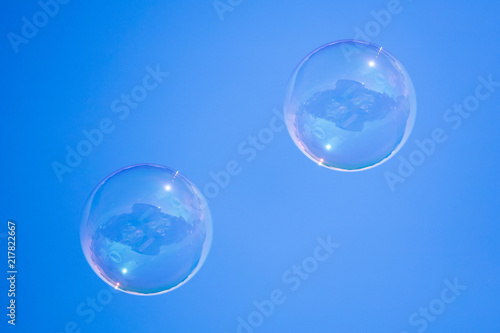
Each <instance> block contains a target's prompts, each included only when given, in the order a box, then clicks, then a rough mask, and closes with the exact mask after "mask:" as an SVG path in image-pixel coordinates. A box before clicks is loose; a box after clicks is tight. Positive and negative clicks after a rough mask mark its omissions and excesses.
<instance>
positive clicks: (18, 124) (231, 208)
mask: <svg viewBox="0 0 500 333" xmlns="http://www.w3.org/2000/svg"><path fill="white" fill-rule="evenodd" d="M43 1H44V0H42V2H43ZM224 3H225V4H226V5H227V6H230V7H231V9H232V11H226V12H224V13H223V14H221V15H222V16H219V15H218V13H217V11H216V9H215V8H214V3H213V2H212V1H210V0H208V1H205V0H203V1H190V2H189V1H128V2H125V3H124V2H106V3H103V2H99V1H92V0H91V1H83V2H82V1H80V2H78V1H69V2H68V3H67V4H60V5H59V9H58V12H57V13H56V14H55V15H54V17H50V18H49V20H48V22H47V24H45V25H42V26H41V27H40V28H38V30H39V31H38V33H37V34H36V36H34V37H32V38H28V39H27V40H26V41H27V42H26V43H22V44H20V45H18V50H17V51H18V52H17V53H16V52H15V47H13V45H12V43H11V42H10V41H9V37H8V36H9V35H8V34H9V33H11V32H12V33H14V34H17V35H22V32H21V29H22V27H23V24H24V23H23V20H22V19H23V17H26V18H27V19H28V20H29V21H32V20H33V15H34V14H36V13H37V12H38V11H40V10H41V7H40V5H39V4H38V3H37V2H36V1H33V0H30V1H28V2H24V3H22V4H21V3H18V2H14V1H8V2H5V3H4V4H3V5H2V6H3V10H2V11H0V12H1V13H0V27H1V33H2V35H3V36H4V37H3V39H2V46H1V56H2V59H3V61H2V67H3V68H2V73H3V84H2V95H3V103H4V107H3V108H2V113H1V114H2V118H1V125H0V126H1V131H0V151H1V152H2V156H3V159H2V164H1V171H2V172H0V184H1V189H2V190H1V192H0V199H1V200H0V202H1V204H0V208H1V209H0V222H1V224H0V246H1V248H2V250H1V251H2V252H4V253H5V252H6V246H7V244H6V239H5V237H3V236H5V233H6V232H7V221H8V220H9V219H12V220H14V221H16V222H17V239H16V240H17V244H16V245H17V257H18V261H17V264H18V271H19V273H18V276H17V294H16V296H17V297H16V301H17V305H18V307H17V325H16V327H15V328H12V327H10V325H7V323H6V322H7V317H6V315H5V313H6V311H7V310H6V309H5V307H6V306H7V302H8V298H7V296H6V293H7V290H8V285H7V283H6V280H4V279H2V280H3V282H2V283H0V288H2V289H1V290H0V294H1V295H2V307H1V308H2V309H3V310H2V313H1V315H0V318H2V319H1V323H0V327H1V330H2V332H3V331H4V330H8V331H17V332H47V333H61V332H111V331H113V332H124V333H125V332H126V333H129V332H131V333H132V332H134V333H135V332H221V333H224V332H227V333H232V332H237V330H238V317H241V318H242V319H243V320H245V321H247V322H248V316H249V315H251V314H252V313H253V311H256V307H255V305H254V304H253V302H254V301H258V302H261V301H263V300H264V299H269V297H270V294H271V292H272V291H273V290H275V289H279V290H281V291H282V292H283V294H284V296H285V297H286V300H285V301H284V303H283V304H279V305H276V307H275V309H274V312H273V314H272V315H270V316H269V317H265V318H264V320H263V323H261V324H259V325H257V326H258V327H255V328H252V330H253V331H254V332H259V333H260V332H262V333H264V332H273V333H275V332H297V333H300V332H397V333H401V332H405V331H406V332H418V331H419V330H420V331H421V332H423V331H426V332H486V333H490V332H491V333H494V332H500V316H499V313H500V301H499V297H500V262H499V258H500V246H499V245H498V239H499V236H500V226H499V222H500V221H499V209H498V204H499V202H498V201H499V200H498V199H499V186H500V177H499V173H498V170H497V168H498V164H499V162H500V158H499V156H498V153H499V148H500V143H499V142H500V131H499V130H498V123H499V122H500V115H499V113H498V110H499V108H498V106H499V103H500V87H494V89H495V90H494V89H492V90H494V91H493V92H491V94H490V96H489V97H488V98H486V99H485V100H483V101H480V105H479V107H478V108H477V110H476V111H474V112H473V113H472V114H471V115H470V117H469V118H467V119H463V122H462V123H461V124H460V126H459V127H458V128H457V129H454V128H452V125H453V124H454V123H453V122H446V121H445V119H443V116H444V115H445V114H446V112H447V109H449V108H452V107H453V105H454V104H455V103H456V104H460V103H462V102H463V101H464V99H466V98H467V97H468V96H471V95H474V94H475V89H476V87H477V86H478V84H479V81H478V77H479V76H482V77H484V78H488V77H489V76H490V75H491V78H492V80H493V81H497V82H500V68H499V65H498V59H499V57H500V43H499V42H498V41H499V40H500V25H499V24H498V17H500V4H499V3H498V2H496V1H476V2H468V1H451V0H449V1H448V0H446V1H439V2H435V1H425V0H418V1H409V0H401V2H400V6H399V7H398V8H399V9H401V10H400V12H399V13H398V14H393V15H392V17H391V20H390V22H389V23H388V24H387V25H386V26H385V27H382V26H380V25H379V26H380V31H378V32H377V33H373V31H372V35H374V36H373V37H371V40H372V41H373V42H374V43H376V44H379V45H382V46H383V47H384V48H386V49H387V50H389V52H391V53H392V54H393V55H394V56H396V57H397V58H398V59H399V60H400V61H401V62H402V63H403V65H404V66H405V67H406V69H407V70H408V72H409V74H410V75H411V77H412V80H413V83H414V85H415V90H416V93H417V103H418V111H417V120H416V124H415V127H414V130H413V133H412V135H411V137H410V139H409V141H408V142H407V144H406V145H405V146H404V147H403V149H401V151H400V152H399V153H398V155H397V156H396V157H395V158H393V159H391V160H390V161H388V162H386V163H384V164H382V165H381V166H378V167H376V168H373V169H370V170H367V171H363V172H358V173H342V172H336V171H332V170H328V169H326V168H322V167H319V166H318V165H315V164H314V163H312V162H311V161H310V160H309V159H307V158H306V157H305V156H304V155H302V154H301V152H300V151H299V150H298V149H297V148H296V147H295V145H294V144H293V142H292V140H291V139H290V137H289V136H288V133H287V132H286V130H282V131H278V132H276V133H275V135H274V139H273V140H272V141H271V142H269V143H268V144H266V145H264V146H265V148H264V149H263V150H262V151H257V153H256V156H255V158H254V159H253V160H251V161H248V159H249V154H241V153H240V152H239V151H238V147H239V146H240V145H248V142H249V141H248V140H249V139H248V137H249V136H255V135H257V134H258V133H259V132H261V131H262V130H263V129H264V128H266V127H269V124H270V121H272V120H273V118H274V117H276V116H275V113H273V109H279V110H281V108H282V103H283V98H284V93H285V89H286V85H287V82H288V79H289V77H290V75H291V73H292V71H293V70H294V68H295V66H296V65H297V64H298V63H299V62H300V60H301V59H302V58H303V57H304V56H305V55H307V54H308V53H309V52H310V51H312V50H313V49H315V48H317V47H318V46H320V45H322V44H325V43H328V42H331V41H335V40H339V39H348V38H353V37H354V36H355V29H356V28H359V29H361V30H364V29H365V27H366V25H367V24H369V22H371V21H374V18H373V16H372V13H371V11H375V12H379V11H380V10H386V9H387V6H388V2H387V1H353V2H347V1H344V2H340V1H326V0H324V1H320V0H315V1H281V0H276V1H236V0H233V1H232V4H233V5H228V3H229V2H225V1H224ZM238 3H239V4H238ZM221 18H222V19H221ZM11 36H12V35H11ZM157 65H158V66H159V68H160V69H161V70H162V71H165V72H168V73H169V75H168V77H166V78H164V80H163V82H161V83H160V84H159V85H158V87H157V88H156V89H154V90H152V91H150V92H148V96H147V98H146V99H145V100H144V101H142V102H141V103H140V104H139V105H138V106H137V107H136V108H135V109H133V110H130V114H129V115H128V117H126V118H125V119H120V118H119V115H120V114H118V113H114V112H113V110H112V108H111V104H112V102H113V101H114V100H115V99H119V98H120V96H121V94H129V93H130V92H131V90H132V89H133V88H134V87H135V86H137V85H139V84H141V83H142V79H143V78H144V76H145V75H146V74H147V70H146V68H147V67H148V66H150V67H151V68H155V67H156V66H157ZM482 91H483V92H485V91H487V90H484V88H483V90H482ZM106 118H109V119H110V120H111V121H112V123H113V126H114V130H113V131H112V132H111V133H108V134H105V135H104V138H103V140H102V143H101V144H99V145H98V146H96V147H94V148H93V151H92V153H91V154H89V155H88V156H86V157H84V158H82V161H81V163H80V164H79V165H78V166H76V167H74V168H72V172H71V173H65V174H64V175H63V176H62V181H59V179H58V177H57V176H56V174H55V172H54V170H53V167H52V164H53V162H54V161H56V162H59V163H65V158H66V146H69V147H72V148H73V149H76V147H77V145H78V143H79V142H80V141H81V140H82V139H84V138H85V137H84V136H83V134H82V131H83V130H87V131H90V130H91V129H95V128H98V126H99V124H100V122H101V121H102V120H103V119H106ZM278 124H281V123H279V121H278ZM436 128H441V129H442V130H443V131H444V133H445V134H446V136H447V140H446V141H445V142H444V143H439V144H436V149H435V151H434V153H433V154H431V155H430V156H428V157H426V159H425V161H424V163H423V164H422V165H420V166H418V167H416V168H415V170H414V171H413V173H412V174H411V175H410V176H409V177H407V178H406V180H405V181H404V182H403V183H398V184H396V185H395V186H394V188H393V190H394V191H393V190H391V188H390V186H389V185H388V183H387V182H386V179H385V175H386V174H387V172H392V173H394V174H397V172H398V167H399V165H400V163H401V162H400V160H399V159H398V158H401V157H402V158H405V159H408V158H409V156H410V154H411V153H412V152H414V151H415V150H416V149H417V146H416V144H415V143H414V140H415V139H417V140H423V139H427V138H429V137H431V133H432V132H433V130H434V129H436ZM232 160H235V161H237V162H238V164H239V165H240V167H241V173H239V174H238V175H234V176H232V177H231V179H230V182H229V184H227V186H225V187H224V188H220V190H219V193H218V195H215V196H214V197H213V198H209V204H210V209H211V213H212V217H213V224H214V239H213V245H212V248H211V252H210V254H209V256H208V259H207V261H206V262H205V264H204V266H203V267H202V269H201V270H200V271H199V273H198V274H197V275H196V276H195V277H194V278H193V279H192V280H191V281H189V283H187V284H186V285H184V286H183V287H181V288H179V289H177V290H175V291H173V292H171V293H167V294H162V295H159V296H155V297H138V296H133V295H128V294H124V293H118V294H114V293H113V294H110V288H109V287H108V286H107V285H106V284H105V283H104V282H103V281H101V280H100V279H99V278H98V277H97V276H96V275H95V274H94V272H93V271H92V269H91V268H90V267H89V265H88V264H87V262H86V260H85V258H84V256H83V253H82V250H81V248H80V241H79V223H80V217H81V212H82V208H83V205H84V203H85V200H86V198H87V196H88V195H89V193H90V192H91V191H92V189H93V188H94V187H95V186H96V185H97V184H98V183H99V182H100V181H101V180H102V179H103V178H104V177H106V176H107V175H108V174H110V173H111V172H113V171H115V170H117V169H120V168H122V167H124V166H127V165H131V164H136V163H156V164H162V165H166V166H169V167H171V168H174V169H178V170H180V171H181V172H182V173H183V174H184V175H186V176H187V177H188V178H189V179H190V180H191V181H192V182H193V183H195V184H196V185H197V186H198V187H199V188H200V189H201V190H203V189H204V188H205V186H206V185H207V184H209V183H210V182H213V180H212V178H211V176H210V173H211V172H214V173H217V172H220V171H221V170H224V169H225V168H226V165H227V163H228V162H229V161H232ZM328 236H330V237H331V240H332V241H333V242H335V243H338V244H340V247H339V248H338V249H336V250H335V251H334V253H333V254H331V255H330V256H329V257H328V259H327V260H325V261H324V262H320V263H319V265H318V267H317V269H316V270H314V272H312V273H311V274H310V276H309V277H308V278H307V279H306V280H303V281H301V284H300V286H299V287H298V288H297V289H296V290H291V286H292V284H291V283H287V282H286V279H285V280H284V279H283V275H284V274H286V272H287V270H289V269H290V268H291V267H292V265H294V264H301V263H302V261H303V260H304V259H306V258H307V257H309V256H311V255H312V254H313V252H314V250H315V248H316V246H317V245H318V243H317V238H318V237H321V238H323V239H326V238H327V237H328ZM2 257H3V258H4V259H3V260H2V262H1V267H2V270H3V271H4V272H6V270H7V268H6V259H5V257H6V255H2ZM2 275H3V276H6V275H7V274H6V273H2ZM455 279H457V281H458V283H459V284H460V285H463V286H466V289H465V290H462V291H458V292H457V294H456V296H455V298H454V301H452V302H451V303H449V304H445V303H439V302H440V301H439V300H440V299H441V297H442V296H441V295H442V292H443V290H444V289H445V288H447V284H446V282H444V281H448V282H449V283H454V280H455ZM103 295H108V296H109V295H112V298H111V299H106V300H107V301H109V303H108V302H106V303H107V304H105V305H104V306H102V307H101V306H99V307H97V309H98V310H97V309H95V308H92V307H91V306H90V305H89V303H88V302H89V299H90V300H92V299H95V298H96V297H98V296H101V297H103ZM445 295H449V296H451V295H452V294H450V293H449V292H448V294H446V292H445ZM436 299H437V300H438V301H435V300H436ZM439 304H445V308H444V310H443V309H441V310H440V311H439V312H440V313H439V314H438V315H436V316H434V317H433V319H432V320H430V319H424V318H425V317H424V316H423V315H421V314H420V313H419V311H420V310H419V309H420V308H421V307H422V308H424V307H429V305H433V306H438V305H439ZM78 309H80V310H81V311H78ZM82 311H84V312H85V315H82V314H81V313H82ZM415 313H416V315H415ZM412 316H413V317H412ZM410 318H413V320H414V321H415V320H419V324H415V322H413V324H412V323H411V322H410V320H411V319H410ZM424 324H425V325H424ZM424 326H425V327H424ZM240 332H242V333H249V332H245V330H241V329H240Z"/></svg>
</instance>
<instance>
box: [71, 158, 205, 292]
mask: <svg viewBox="0 0 500 333" xmlns="http://www.w3.org/2000/svg"><path fill="white" fill-rule="evenodd" d="M166 183H170V184H172V185H167V186H165V184H166ZM174 186H175V191H170V190H167V191H165V190H166V189H167V187H169V189H171V188H174ZM80 238H81V244H82V248H83V252H84V254H85V257H86V259H87V261H88V262H89V264H90V266H91V267H92V269H93V270H94V271H95V273H97V275H98V276H99V277H100V278H101V279H103V280H104V281H105V282H107V283H108V284H109V285H111V286H112V287H114V288H115V289H119V290H122V291H124V292H127V293H130V294H137V295H153V294H159V293H164V292H167V291H170V290H173V289H175V288H178V287H179V286H181V285H183V284H184V283H186V282H187V281H188V280H189V279H191V278H192V277H193V276H194V275H195V274H196V272H197V271H198V270H199V269H200V267H201V266H202V265H203V262H204V261H205V259H206V257H207V255H208V251H209V249H210V245H211V241H212V220H211V217H210V211H209V209H208V206H207V203H206V201H205V199H204V198H203V196H202V194H201V192H200V191H199V190H198V189H197V188H196V186H194V185H193V184H192V183H191V182H190V181H189V180H188V179H187V178H185V177H184V176H183V175H182V174H180V173H179V172H178V171H173V170H171V169H169V168H166V167H162V166H156V165H146V164H143V165H135V166H131V167H127V168H124V169H121V170H119V171H117V172H115V173H113V174H112V175H110V176H108V177H107V178H106V179H104V180H103V181H102V182H101V183H100V184H99V185H98V186H97V188H96V189H95V190H94V191H93V192H92V193H91V195H90V197H89V199H88V200H87V203H86V205H85V209H84V212H83V216H82V222H81V227H80ZM124 266H125V267H126V268H125V267H124Z"/></svg>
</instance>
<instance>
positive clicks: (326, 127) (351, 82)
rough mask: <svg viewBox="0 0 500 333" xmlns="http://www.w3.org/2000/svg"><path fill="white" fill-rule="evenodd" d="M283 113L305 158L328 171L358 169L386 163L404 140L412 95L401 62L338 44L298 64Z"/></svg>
mask: <svg viewBox="0 0 500 333" xmlns="http://www.w3.org/2000/svg"><path fill="white" fill-rule="evenodd" d="M284 113H285V122H286V125H287V129H288V132H289V133H290V136H291V137H292V139H293V141H294V142H295V144H296V145H297V147H299V149H300V150H301V151H302V152H303V153H304V154H305V155H306V156H307V157H309V158H310V159H312V160H313V161H314V162H316V163H318V164H319V165H322V166H324V167H327V168H330V169H335V170H342V171H357V170H363V169H368V168H371V167H374V166H376V165H379V164H381V163H383V162H384V161H386V160H388V159H389V158H390V157H391V156H393V155H394V154H395V153H396V152H397V151H398V150H399V149H400V148H401V147H402V146H403V144H404V143H405V141H406V140H407V139H408V137H409V135H410V132H411V130H412V128H413V124H414V122H415V115H416V99H415V91H414V88H413V84H412V82H411V79H410V77H409V75H408V73H407V72H406V70H405V69H404V68H403V66H402V65H401V63H400V62H399V61H398V60H397V59H396V58H394V57H393V56H392V55H391V54H389V53H388V52H387V51H386V50H384V49H383V48H382V47H380V46H377V45H374V44H371V43H367V42H362V41H354V40H344V41H338V42H333V43H330V44H327V45H324V46H322V47H320V48H318V49H316V50H314V51H313V52H312V53H310V54H309V55H308V56H307V57H306V58H305V59H304V60H302V62H301V63H300V64H299V66H298V67H297V69H296V70H295V72H294V73H293V75H292V78H291V79H290V83H289V85H288V90H287V94H286V98H285V103H284Z"/></svg>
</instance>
